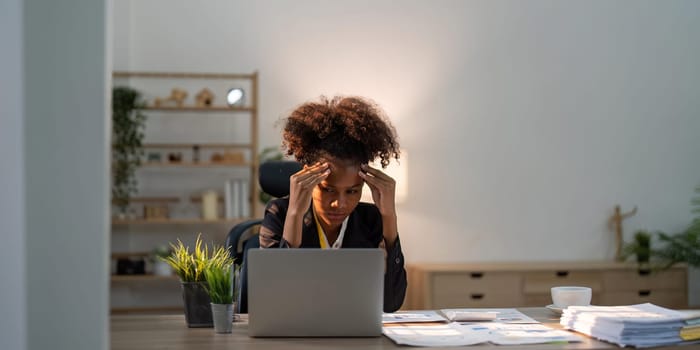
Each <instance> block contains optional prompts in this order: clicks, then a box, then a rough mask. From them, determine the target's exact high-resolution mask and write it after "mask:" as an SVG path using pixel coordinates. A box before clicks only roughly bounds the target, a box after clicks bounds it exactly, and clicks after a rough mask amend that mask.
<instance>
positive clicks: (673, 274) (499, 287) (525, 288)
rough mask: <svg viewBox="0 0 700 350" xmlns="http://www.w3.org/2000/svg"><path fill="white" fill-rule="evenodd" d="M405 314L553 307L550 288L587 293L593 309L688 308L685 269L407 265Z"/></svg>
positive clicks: (594, 265) (612, 264) (570, 264)
mask: <svg viewBox="0 0 700 350" xmlns="http://www.w3.org/2000/svg"><path fill="white" fill-rule="evenodd" d="M407 272H408V291H407V295H406V301H405V302H404V305H403V309H406V310H408V309H440V308H459V307H529V306H545V305H549V304H551V303H552V299H551V295H550V288H551V287H554V286H564V285H577V286H587V287H591V289H592V291H593V297H592V301H591V303H592V304H594V305H625V304H637V303H644V302H650V303H654V304H657V305H660V306H664V307H669V308H685V307H687V306H688V291H687V289H688V273H687V267H685V266H682V265H679V266H675V267H672V268H671V269H668V270H665V271H662V272H650V273H649V272H644V271H642V272H640V271H639V270H638V268H637V265H636V264H628V263H615V262H542V263H540V262H524V263H483V264H480V263H467V264H408V265H407Z"/></svg>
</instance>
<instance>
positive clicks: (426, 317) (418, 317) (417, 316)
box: [382, 310, 447, 323]
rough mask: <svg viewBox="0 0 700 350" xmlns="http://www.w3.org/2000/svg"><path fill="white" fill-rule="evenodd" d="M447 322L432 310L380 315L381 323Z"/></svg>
mask: <svg viewBox="0 0 700 350" xmlns="http://www.w3.org/2000/svg"><path fill="white" fill-rule="evenodd" d="M415 322H447V320H446V319H445V318H444V317H443V316H442V315H440V314H438V313H437V312H436V311H434V310H418V311H399V312H394V313H390V314H383V315H382V323H415Z"/></svg>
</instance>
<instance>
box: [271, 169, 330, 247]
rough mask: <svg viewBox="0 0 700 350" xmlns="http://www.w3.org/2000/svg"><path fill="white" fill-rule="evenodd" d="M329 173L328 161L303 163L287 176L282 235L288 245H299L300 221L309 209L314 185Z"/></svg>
mask: <svg viewBox="0 0 700 350" xmlns="http://www.w3.org/2000/svg"><path fill="white" fill-rule="evenodd" d="M330 173H331V169H330V167H329V165H328V163H316V164H314V165H312V166H306V165H305V166H304V168H303V169H301V170H299V171H298V172H297V173H295V174H294V175H292V176H290V177H289V208H288V209H287V217H286V218H285V220H284V231H283V232H282V237H283V238H284V240H285V241H287V243H288V244H289V246H290V247H293V248H297V247H299V246H300V245H301V231H302V221H303V217H304V214H305V213H306V211H307V210H309V204H310V203H311V196H312V194H313V191H314V187H316V186H317V185H318V184H319V183H321V181H323V179H325V178H327V177H328V174H330Z"/></svg>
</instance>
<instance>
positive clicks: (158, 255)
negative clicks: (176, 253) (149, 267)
mask: <svg viewBox="0 0 700 350" xmlns="http://www.w3.org/2000/svg"><path fill="white" fill-rule="evenodd" d="M172 254H173V250H172V249H171V248H170V247H168V246H165V245H159V246H157V247H155V248H153V250H152V251H151V258H152V261H153V262H155V261H158V260H161V261H162V260H164V259H165V258H167V257H169V256H170V255H172Z"/></svg>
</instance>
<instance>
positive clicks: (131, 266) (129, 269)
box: [117, 258, 146, 275]
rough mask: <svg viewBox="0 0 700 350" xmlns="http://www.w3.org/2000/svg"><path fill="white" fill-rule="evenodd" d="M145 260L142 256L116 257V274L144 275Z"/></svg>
mask: <svg viewBox="0 0 700 350" xmlns="http://www.w3.org/2000/svg"><path fill="white" fill-rule="evenodd" d="M144 274H146V262H145V261H144V260H143V258H122V259H117V275H144Z"/></svg>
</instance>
